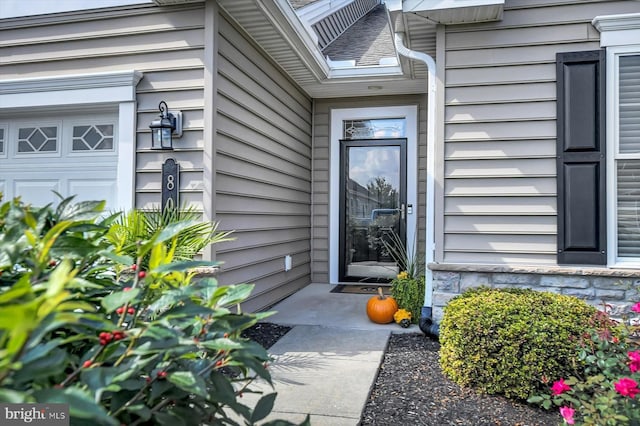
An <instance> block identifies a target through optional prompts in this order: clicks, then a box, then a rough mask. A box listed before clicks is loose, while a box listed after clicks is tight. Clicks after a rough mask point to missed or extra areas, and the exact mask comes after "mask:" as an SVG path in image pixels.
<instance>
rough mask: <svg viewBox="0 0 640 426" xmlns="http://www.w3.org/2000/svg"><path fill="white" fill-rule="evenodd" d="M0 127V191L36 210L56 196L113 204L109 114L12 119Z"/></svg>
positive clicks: (114, 163)
mask: <svg viewBox="0 0 640 426" xmlns="http://www.w3.org/2000/svg"><path fill="white" fill-rule="evenodd" d="M0 128H3V129H5V132H4V133H3V138H4V139H3V149H4V150H5V151H6V152H5V158H3V159H2V161H1V164H0V192H3V193H4V198H5V199H11V198H13V197H17V196H20V197H22V199H23V200H24V201H26V202H29V203H32V204H34V205H37V206H41V205H45V204H48V203H54V204H56V203H57V202H59V198H58V196H57V195H56V193H59V194H61V195H62V196H64V197H68V196H72V195H75V196H76V201H84V200H95V199H101V200H105V201H106V202H107V206H108V208H114V207H116V206H117V204H116V203H117V195H118V193H117V188H118V185H117V172H118V151H119V149H118V137H117V135H118V126H117V116H116V115H115V114H114V113H112V112H111V113H110V112H105V113H94V114H77V115H74V114H72V113H69V114H65V115H60V116H58V117H51V116H48V117H44V116H31V117H28V118H24V117H16V118H15V119H14V120H11V119H10V120H9V121H8V122H7V123H4V126H0Z"/></svg>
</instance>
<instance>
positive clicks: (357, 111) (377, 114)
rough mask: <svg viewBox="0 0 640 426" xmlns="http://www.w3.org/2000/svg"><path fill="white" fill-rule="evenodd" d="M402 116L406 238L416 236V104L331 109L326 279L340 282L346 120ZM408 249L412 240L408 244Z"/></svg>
mask: <svg viewBox="0 0 640 426" xmlns="http://www.w3.org/2000/svg"><path fill="white" fill-rule="evenodd" d="M379 118H404V119H405V120H406V139H407V204H413V206H414V207H413V214H410V215H407V241H408V242H411V241H414V239H415V238H416V232H417V224H418V220H417V219H418V188H417V183H418V123H417V119H418V107H417V106H416V105H407V106H396V107H381V108H345V109H333V110H331V131H330V139H329V156H330V166H329V167H330V172H329V283H331V284H339V283H340V281H339V279H338V277H339V274H338V272H339V271H338V269H339V262H338V260H339V259H338V253H339V244H340V235H339V229H340V212H339V210H340V209H339V207H338V206H339V205H340V139H344V138H343V134H342V132H343V127H342V123H343V121H345V120H365V119H379ZM407 247H408V248H409V250H411V249H412V244H407Z"/></svg>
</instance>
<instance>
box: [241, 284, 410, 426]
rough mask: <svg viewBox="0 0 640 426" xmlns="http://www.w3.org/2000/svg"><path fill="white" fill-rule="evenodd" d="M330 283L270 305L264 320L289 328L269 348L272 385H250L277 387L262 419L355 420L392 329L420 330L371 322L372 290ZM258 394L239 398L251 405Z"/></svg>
mask: <svg viewBox="0 0 640 426" xmlns="http://www.w3.org/2000/svg"><path fill="white" fill-rule="evenodd" d="M330 289H331V286H330V285H328V284H311V285H309V286H307V287H305V288H304V289H303V290H301V291H300V292H298V293H296V294H294V295H292V296H290V297H289V298H287V299H285V300H284V301H282V302H281V303H279V304H278V305H276V306H274V307H273V309H271V310H274V311H277V312H278V313H277V314H276V315H274V316H272V317H270V318H268V319H267V320H266V321H268V322H272V323H276V324H281V325H289V326H293V328H292V330H291V331H289V333H287V334H286V335H285V336H284V337H283V338H282V339H280V340H279V341H278V342H277V343H276V344H275V345H273V346H272V347H271V349H270V350H269V353H270V354H271V355H272V356H273V357H274V361H273V363H272V364H271V366H270V371H271V375H272V378H273V384H274V388H275V389H272V388H271V387H270V386H268V385H267V384H266V383H258V384H257V385H255V386H253V388H257V387H259V388H260V389H261V390H263V391H264V392H265V394H268V393H272V392H274V391H275V392H277V393H278V396H277V398H276V402H275V406H274V409H273V411H272V413H271V415H270V416H269V417H268V418H267V419H266V420H274V419H283V420H289V421H291V422H297V423H299V422H301V421H302V420H303V419H304V418H305V416H306V415H307V414H310V415H311V424H312V425H313V426H316V425H318V426H325V425H326V426H356V425H357V424H358V422H359V420H360V415H361V413H362V409H363V408H364V405H365V404H366V401H367V399H368V397H369V393H370V391H371V387H372V386H373V383H374V381H375V378H376V375H377V373H378V368H379V366H380V363H381V362H382V358H383V356H384V351H385V349H386V346H387V343H388V340H389V336H390V335H391V333H392V332H398V333H401V332H412V333H419V332H420V330H419V328H418V327H416V326H411V327H410V328H408V329H403V328H401V327H400V326H398V325H396V324H386V325H379V324H374V323H372V322H371V321H369V319H368V318H367V315H366V303H367V301H368V299H369V298H370V297H371V296H369V295H362V294H335V293H330ZM258 398H259V396H257V395H252V394H245V396H244V400H243V401H242V403H244V404H248V405H250V406H253V405H255V401H257V400H258ZM266 420H265V421H266Z"/></svg>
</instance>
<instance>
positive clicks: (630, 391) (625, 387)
mask: <svg viewBox="0 0 640 426" xmlns="http://www.w3.org/2000/svg"><path fill="white" fill-rule="evenodd" d="M613 386H614V387H615V389H616V392H618V393H619V394H620V395H622V396H628V397H629V398H634V397H635V396H636V395H637V394H638V393H640V389H638V383H637V382H636V381H635V380H633V379H630V378H628V377H623V378H622V379H620V380H618V381H617V382H615V383H614V384H613Z"/></svg>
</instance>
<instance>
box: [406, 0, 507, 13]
mask: <svg viewBox="0 0 640 426" xmlns="http://www.w3.org/2000/svg"><path fill="white" fill-rule="evenodd" d="M499 5H504V0H435V1H434V0H404V1H403V2H402V10H403V11H404V12H427V11H435V10H443V9H458V8H468V7H483V6H499Z"/></svg>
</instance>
